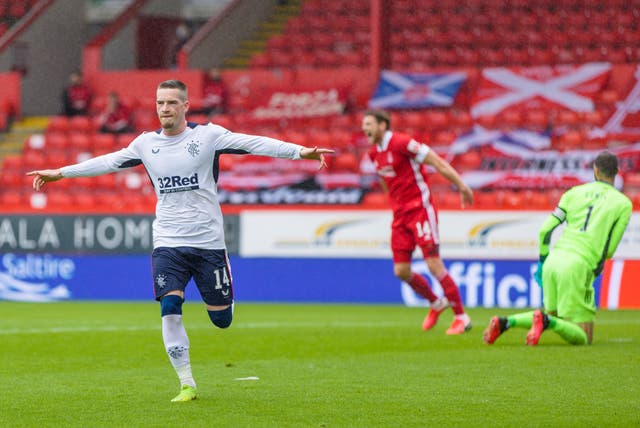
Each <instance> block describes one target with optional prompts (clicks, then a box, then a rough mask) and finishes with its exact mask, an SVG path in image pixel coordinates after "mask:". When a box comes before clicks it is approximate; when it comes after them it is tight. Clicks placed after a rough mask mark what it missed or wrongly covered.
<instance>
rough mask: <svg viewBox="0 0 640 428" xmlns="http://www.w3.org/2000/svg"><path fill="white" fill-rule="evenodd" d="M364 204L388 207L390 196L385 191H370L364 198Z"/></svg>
mask: <svg viewBox="0 0 640 428" xmlns="http://www.w3.org/2000/svg"><path fill="white" fill-rule="evenodd" d="M362 204H363V205H365V206H369V207H376V208H377V207H387V206H388V205H389V197H388V196H387V194H386V193H383V192H369V193H367V194H365V195H364V197H363V198H362Z"/></svg>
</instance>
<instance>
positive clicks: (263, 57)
mask: <svg viewBox="0 0 640 428" xmlns="http://www.w3.org/2000/svg"><path fill="white" fill-rule="evenodd" d="M634 1H635V0H634ZM485 3H486V4H477V5H475V6H469V5H466V4H465V5H461V4H459V2H456V6H455V7H453V8H451V9H450V10H449V9H447V7H446V6H445V7H441V6H438V7H437V8H436V9H434V10H431V9H429V6H427V5H426V4H425V3H424V2H417V3H416V2H410V1H407V2H394V3H393V7H392V9H391V13H390V17H391V30H392V31H390V37H391V39H390V41H391V46H399V47H400V46H401V47H402V48H401V49H393V50H392V51H394V55H395V57H394V61H393V64H392V65H393V67H394V68H397V69H410V70H416V69H420V68H428V67H434V66H442V65H447V66H474V67H475V66H499V65H523V66H524V65H542V64H573V63H579V62H591V61H609V62H613V63H634V62H638V61H640V49H638V47H637V43H636V41H637V40H638V37H640V27H639V26H638V24H637V17H638V15H640V4H638V5H636V4H635V3H633V4H624V5H623V4H620V5H618V4H613V5H610V6H607V7H602V5H601V4H599V3H596V2H593V4H592V9H589V8H588V7H586V8H585V7H582V8H580V9H577V10H574V9H575V8H574V3H568V4H567V5H565V6H562V5H560V6H558V5H556V4H554V3H551V2H543V3H542V4H540V3H538V4H537V6H535V7H533V8H532V7H530V6H529V5H523V7H521V8H504V7H502V6H501V5H500V3H499V2H497V3H496V4H495V5H492V4H491V2H488V3H487V2H485ZM336 5H337V6H336ZM352 9H353V10H355V11H356V12H353V13H347V14H345V13H342V12H344V11H350V10H352ZM370 25H371V24H370V17H369V13H368V2H364V1H363V2H319V1H311V2H305V4H304V5H303V8H302V11H301V13H300V15H299V16H297V17H294V18H292V19H290V20H289V21H288V23H287V25H286V27H285V31H284V34H282V35H278V36H275V37H273V38H272V39H271V40H270V41H269V42H268V48H267V50H266V51H265V52H263V53H261V54H258V55H256V56H254V58H252V60H251V62H250V65H251V66H252V67H257V68H270V67H282V68H292V67H293V68H295V67H334V66H338V65H345V64H348V65H356V66H363V65H366V63H367V51H366V49H367V46H368V44H369V42H370V40H369V39H370ZM356 35H357V38H356ZM411 51H414V52H416V54H411V53H410V52H411ZM420 56H421V58H418V57H420Z"/></svg>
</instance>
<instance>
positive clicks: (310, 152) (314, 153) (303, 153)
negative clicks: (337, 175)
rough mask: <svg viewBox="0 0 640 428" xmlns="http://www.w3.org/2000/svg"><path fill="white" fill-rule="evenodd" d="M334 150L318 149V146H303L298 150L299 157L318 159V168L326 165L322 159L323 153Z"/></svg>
mask: <svg viewBox="0 0 640 428" xmlns="http://www.w3.org/2000/svg"><path fill="white" fill-rule="evenodd" d="M334 152H335V151H334V150H331V149H319V148H318V147H313V148H309V147H303V148H302V150H300V159H312V160H317V161H320V166H319V167H318V169H322V168H326V167H327V162H326V161H325V159H324V154H325V153H334Z"/></svg>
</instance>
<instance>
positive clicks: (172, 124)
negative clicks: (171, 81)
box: [156, 88, 189, 135]
mask: <svg viewBox="0 0 640 428" xmlns="http://www.w3.org/2000/svg"><path fill="white" fill-rule="evenodd" d="M181 95H182V94H181V91H180V90H179V89H173V88H160V89H158V91H157V92H156V112H157V113H158V119H159V120H160V125H162V129H163V130H164V133H165V134H167V135H175V134H179V133H180V132H182V131H183V130H184V128H185V126H186V118H185V115H186V113H187V111H189V101H186V100H185V101H183V97H182V96H181Z"/></svg>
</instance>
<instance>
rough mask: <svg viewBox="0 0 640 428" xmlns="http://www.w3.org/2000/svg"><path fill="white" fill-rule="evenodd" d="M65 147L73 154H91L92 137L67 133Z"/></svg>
mask: <svg viewBox="0 0 640 428" xmlns="http://www.w3.org/2000/svg"><path fill="white" fill-rule="evenodd" d="M67 147H68V148H69V149H70V150H73V151H75V152H91V151H92V150H93V141H92V137H90V136H89V134H86V133H84V132H74V131H72V132H69V136H68V137H67Z"/></svg>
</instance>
